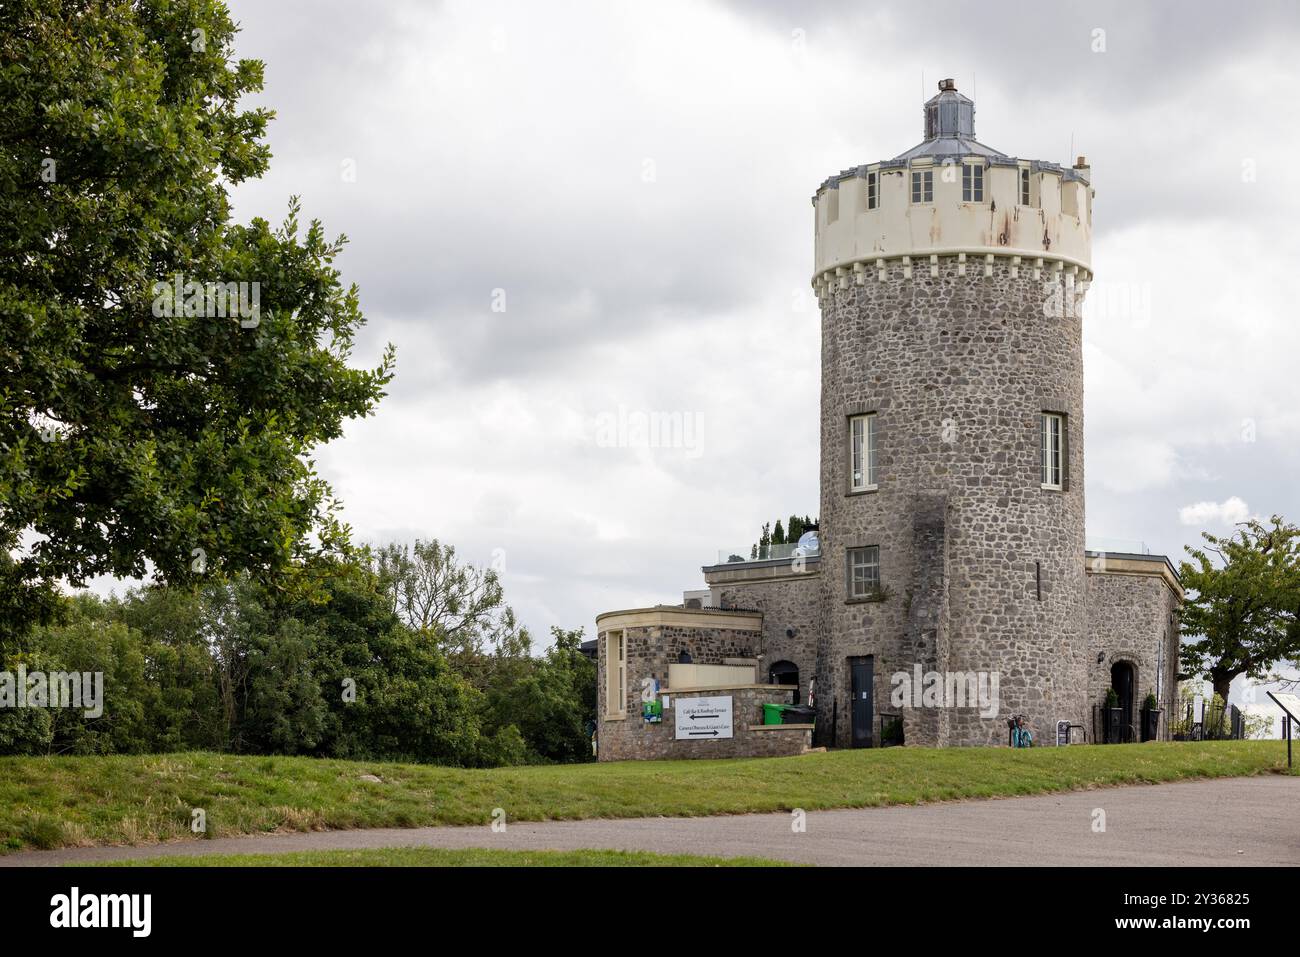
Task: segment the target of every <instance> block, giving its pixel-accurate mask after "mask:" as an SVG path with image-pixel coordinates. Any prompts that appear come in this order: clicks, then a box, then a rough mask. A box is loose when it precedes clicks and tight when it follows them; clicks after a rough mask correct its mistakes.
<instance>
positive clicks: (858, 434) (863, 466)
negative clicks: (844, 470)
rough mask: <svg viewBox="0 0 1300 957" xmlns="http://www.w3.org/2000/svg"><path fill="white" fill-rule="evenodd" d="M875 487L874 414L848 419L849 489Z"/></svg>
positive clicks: (858, 489)
mask: <svg viewBox="0 0 1300 957" xmlns="http://www.w3.org/2000/svg"><path fill="white" fill-rule="evenodd" d="M875 487H876V414H875V413H874V412H869V413H867V414H866V415H855V416H852V417H851V418H850V419H849V491H850V492H867V491H870V490H872V489H874V488H875Z"/></svg>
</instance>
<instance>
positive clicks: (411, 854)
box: [70, 847, 794, 867]
mask: <svg viewBox="0 0 1300 957" xmlns="http://www.w3.org/2000/svg"><path fill="white" fill-rule="evenodd" d="M70 866H75V865H70ZM95 866H96V867H793V866H794V865H793V864H789V863H788V862H786V861H769V860H766V859H765V858H761V857H697V856H696V855H694V854H651V853H649V852H646V851H599V850H597V851H587V850H584V851H491V850H481V849H477V848H471V849H465V850H461V849H449V848H440V847H388V848H372V849H368V850H357V851H296V852H293V853H289V854H198V855H192V856H189V857H156V858H153V859H150V860H138V861H106V862H104V863H102V864H97V865H95Z"/></svg>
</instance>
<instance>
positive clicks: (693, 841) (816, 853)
mask: <svg viewBox="0 0 1300 957" xmlns="http://www.w3.org/2000/svg"><path fill="white" fill-rule="evenodd" d="M1096 809H1101V810H1103V811H1105V815H1106V818H1105V824H1106V829H1105V832H1104V833H1095V832H1094V831H1093V820H1094V812H1095V810H1096ZM363 847H452V848H460V847H490V848H515V849H524V850H538V849H556V850H572V849H578V848H621V849H626V850H644V851H658V852H660V853H668V854H710V855H717V856H722V857H730V856H739V855H755V856H760V857H769V858H780V859H784V860H790V861H797V862H800V863H806V864H823V865H872V866H880V865H891V864H908V865H945V864H974V865H990V864H992V865H1006V864H1029V865H1036V864H1043V865H1048V864H1051V865H1056V864H1061V865H1076V864H1146V865H1153V864H1154V865H1166V864H1168V865H1218V866H1222V865H1224V864H1229V865H1231V864H1233V863H1241V864H1275V865H1277V864H1282V865H1285V864H1291V865H1296V864H1300V778H1296V777H1284V776H1281V775H1267V776H1263V777H1254V778H1225V779H1221V780H1215V781H1194V782H1186V783H1181V784H1159V785H1151V786H1138V787H1125V788H1106V789H1102V790H1096V791H1079V792H1072V793H1068V794H1058V795H1051V796H1047V797H1025V798H1005V799H1001V800H992V801H960V802H951V803H944V804H933V805H927V806H924V807H890V808H867V809H863V810H845V811H814V812H810V813H809V814H808V815H807V829H806V831H805V832H803V833H795V832H794V831H793V830H792V828H791V815H789V814H744V815H735V816H731V817H708V818H633V819H628V820H598V821H550V822H544V823H537V824H528V823H517V824H508V826H507V828H506V830H505V832H504V833H494V832H493V831H492V830H491V828H489V827H487V826H486V825H485V826H483V827H426V828H414V829H412V828H387V829H376V830H364V831H316V832H311V833H306V834H267V835H258V836H254V837H231V838H216V839H213V840H210V841H185V842H180V843H175V844H162V845H151V846H147V847H93V848H67V849H64V850H57V851H30V852H23V853H20V854H10V855H7V856H0V866H20V867H21V866H40V865H54V864H68V863H80V862H87V861H106V860H121V859H123V858H143V857H157V856H160V855H175V854H260V853H274V852H281V851H305V850H329V849H353V848H363Z"/></svg>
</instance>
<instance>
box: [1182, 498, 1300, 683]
mask: <svg viewBox="0 0 1300 957" xmlns="http://www.w3.org/2000/svg"><path fill="white" fill-rule="evenodd" d="M1201 537H1202V538H1203V539H1205V546H1204V547H1202V548H1192V547H1190V546H1189V547H1188V548H1187V552H1188V555H1189V556H1190V557H1191V559H1192V560H1191V561H1184V562H1183V563H1182V565H1181V568H1180V570H1179V575H1180V577H1181V578H1182V582H1183V586H1184V588H1186V590H1187V599H1186V601H1185V602H1184V604H1183V609H1182V631H1183V635H1184V636H1185V637H1184V642H1183V646H1182V653H1181V667H1180V674H1179V678H1208V679H1209V680H1210V681H1211V682H1212V683H1213V685H1214V693H1215V694H1216V695H1218V696H1219V697H1220V698H1222V699H1223V700H1224V701H1227V700H1228V688H1229V686H1230V685H1231V684H1232V680H1233V679H1234V678H1236V677H1237V676H1238V675H1243V674H1244V675H1247V676H1249V677H1251V678H1265V677H1267V676H1268V674H1269V672H1270V670H1271V669H1272V668H1273V667H1274V666H1275V665H1276V664H1277V663H1278V662H1281V661H1295V660H1296V659H1297V658H1298V657H1300V528H1296V527H1295V526H1294V525H1288V524H1287V523H1286V522H1284V521H1283V520H1282V519H1281V518H1279V517H1278V516H1276V515H1275V516H1273V518H1272V519H1271V520H1270V522H1269V524H1268V525H1265V524H1264V523H1262V522H1259V521H1257V520H1253V519H1252V520H1251V521H1248V522H1243V523H1242V524H1241V525H1240V526H1239V527H1238V530H1237V531H1236V533H1235V534H1233V535H1230V536H1217V535H1211V534H1210V533H1208V532H1204V533H1202V535H1201Z"/></svg>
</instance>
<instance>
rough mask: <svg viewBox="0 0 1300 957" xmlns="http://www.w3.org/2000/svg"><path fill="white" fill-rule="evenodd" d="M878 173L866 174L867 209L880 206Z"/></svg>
mask: <svg viewBox="0 0 1300 957" xmlns="http://www.w3.org/2000/svg"><path fill="white" fill-rule="evenodd" d="M879 177H880V174H879V173H868V174H867V209H877V208H879V206H880V178H879Z"/></svg>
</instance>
